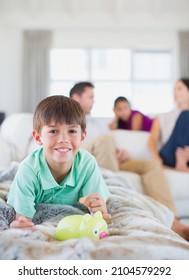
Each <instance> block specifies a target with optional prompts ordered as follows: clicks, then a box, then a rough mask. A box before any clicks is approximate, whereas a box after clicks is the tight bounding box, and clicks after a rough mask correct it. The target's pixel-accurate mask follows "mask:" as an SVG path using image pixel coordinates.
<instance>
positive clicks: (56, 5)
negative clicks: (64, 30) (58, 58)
mask: <svg viewBox="0 0 189 280" xmlns="http://www.w3.org/2000/svg"><path fill="white" fill-rule="evenodd" d="M188 17H189V0H0V21H1V23H3V24H7V23H8V24H10V23H11V24H12V25H14V24H18V23H20V22H21V20H22V19H23V18H24V20H25V22H28V26H29V25H30V24H31V20H33V19H34V18H35V20H36V24H37V21H38V22H39V21H40V22H42V21H44V26H45V25H47V26H48V25H50V24H49V23H50V22H51V26H53V24H56V25H57V26H59V25H61V23H62V26H66V24H67V26H74V24H75V27H77V25H78V26H80V25H81V26H82V24H83V26H84V25H85V26H86V23H87V26H89V27H90V26H95V25H96V26H98V25H99V27H100V25H102V26H103V23H104V22H107V26H108V24H109V26H111V24H112V22H113V21H114V23H117V24H119V26H120V25H122V26H127V25H128V26H130V25H132V24H134V25H137V24H138V25H139V26H140V24H141V22H142V21H143V22H146V23H145V24H146V25H148V26H150V25H151V23H152V21H153V24H154V25H155V24H156V21H158V24H160V25H161V22H162V23H163V24H164V25H163V24H162V26H166V25H167V24H168V26H169V27H171V26H172V25H173V26H177V25H178V26H179V27H183V26H187V27H189V20H188ZM139 18H140V20H139ZM29 21H30V22H29ZM108 21H109V23H108ZM82 22H83V23H82ZM98 22H99V23H98ZM33 24H34V23H33ZM20 25H21V24H20Z"/></svg>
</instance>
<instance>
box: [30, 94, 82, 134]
mask: <svg viewBox="0 0 189 280" xmlns="http://www.w3.org/2000/svg"><path fill="white" fill-rule="evenodd" d="M52 122H55V123H65V124H76V125H80V126H81V130H82V132H84V131H85V129H86V118H85V113H84V112H83V110H82V108H81V106H80V104H79V103H78V102H77V101H75V100H73V99H71V98H69V97H66V96H63V95H53V96H50V97H47V98H45V99H43V100H42V101H41V102H40V103H39V104H38V105H37V107H36V109H35V113H34V117H33V129H34V130H37V131H38V132H40V131H41V129H42V127H43V126H44V125H49V124H50V123H52Z"/></svg>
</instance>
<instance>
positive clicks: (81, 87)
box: [70, 82, 94, 97]
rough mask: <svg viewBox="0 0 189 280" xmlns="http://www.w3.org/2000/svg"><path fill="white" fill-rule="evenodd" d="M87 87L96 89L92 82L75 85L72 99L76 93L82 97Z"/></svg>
mask: <svg viewBox="0 0 189 280" xmlns="http://www.w3.org/2000/svg"><path fill="white" fill-rule="evenodd" d="M86 87H90V88H94V85H93V84H92V83H90V82H80V83H77V84H75V85H74V86H73V87H72V88H71V90H70V97H72V95H73V94H74V93H76V94H78V95H79V96H81V95H82V93H83V92H84V91H85V88H86Z"/></svg>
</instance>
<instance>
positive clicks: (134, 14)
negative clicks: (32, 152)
mask: <svg viewBox="0 0 189 280" xmlns="http://www.w3.org/2000/svg"><path fill="white" fill-rule="evenodd" d="M159 1H160V0H159ZM182 1H183V0H182ZM9 2H10V3H11V1H8V0H7V1H5V2H4V11H3V10H2V9H1V7H0V110H3V111H5V112H6V113H7V114H11V113H15V112H20V111H21V108H22V106H21V102H22V30H24V29H50V30H52V31H53V32H54V36H53V37H54V40H53V47H57V48H58V47H133V48H136V49H143V48H144V49H154V50H159V49H168V50H172V51H173V54H174V65H173V78H174V79H177V78H178V77H179V70H178V62H179V61H178V36H177V31H178V30H179V29H187V28H189V21H188V14H187V13H184V14H183V13H182V11H178V15H177V14H175V10H176V8H175V9H174V11H173V13H172V14H166V13H168V11H170V12H171V10H170V7H168V6H164V4H163V3H164V2H165V1H163V2H162V1H160V2H159V3H161V2H162V3H161V4H162V7H164V8H163V11H162V10H160V7H161V6H158V5H155V6H156V7H155V6H154V8H153V7H152V6H151V4H150V3H151V1H147V2H149V5H150V6H149V7H150V9H148V7H147V9H146V10H145V9H143V6H142V5H140V7H139V6H138V4H137V8H138V9H137V11H135V7H134V6H131V7H130V9H131V11H130V12H129V10H128V11H127V8H128V7H129V6H127V5H126V6H124V5H123V7H124V9H125V10H124V13H123V12H122V10H121V8H119V5H117V6H114V1H110V2H111V3H112V6H111V7H110V8H109V9H105V6H104V13H98V11H97V12H96V14H95V10H94V11H92V12H91V11H90V13H87V12H85V10H82V9H83V8H84V6H83V7H80V6H78V5H76V4H77V3H78V2H77V1H71V0H70V2H66V1H63V2H61V1H57V0H56V3H59V5H60V7H63V6H61V3H67V6H65V7H67V10H66V11H65V10H63V8H62V10H61V11H57V10H56V11H55V10H52V7H53V4H52V2H51V1H47V2H48V3H49V5H50V3H51V6H49V10H46V12H45V11H44V10H43V9H42V7H41V6H40V5H41V4H40V5H39V2H38V1H28V2H27V3H30V5H32V6H31V7H32V9H30V10H31V12H30V13H29V12H28V11H30V10H29V8H31V7H30V6H28V7H29V8H28V10H27V11H26V6H23V8H22V10H20V11H19V8H18V7H17V8H16V6H15V8H16V9H17V10H16V11H14V10H13V8H12V5H11V4H10V5H8V4H7V6H6V5H5V3H9ZM121 2H122V4H123V3H125V2H124V1H117V3H121ZM127 2H128V1H127ZM135 2H136V1H135ZM143 2H145V3H147V2H146V1H143ZM169 2H170V1H169ZM0 3H1V2H0ZM12 3H13V2H12ZM19 3H22V4H23V2H22V1H19ZM24 3H26V2H25V1H24ZM32 3H33V4H32ZM40 3H41V2H40ZM43 3H44V4H45V3H46V2H44V1H43ZM53 3H54V2H53ZM69 3H71V4H69ZM83 3H84V2H83ZM95 3H96V2H95ZM99 3H101V1H99ZM128 3H129V2H128ZM137 3H138V2H137ZM174 3H176V2H175V1H174ZM185 3H186V4H187V1H185ZM15 5H16V4H15ZM28 5H29V4H28ZM38 5H39V6H38ZM74 5H76V6H74ZM133 5H134V4H133ZM95 7H96V6H95V4H94V9H95ZM171 7H173V6H171ZM178 7H180V6H179V5H178ZM187 7H188V6H187ZM80 8H82V9H81V10H79V9H80ZM115 8H116V11H114V10H115ZM139 8H140V9H141V10H142V14H140V13H139ZM11 9H12V10H11ZM24 9H25V11H24ZM88 9H89V6H88ZM165 9H167V10H165ZM50 10H52V13H51V12H50ZM106 11H109V14H108V13H105V12H106ZM152 11H153V13H152ZM165 11H166V13H165Z"/></svg>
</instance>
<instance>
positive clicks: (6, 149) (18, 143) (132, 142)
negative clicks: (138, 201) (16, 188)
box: [0, 113, 189, 224]
mask: <svg viewBox="0 0 189 280" xmlns="http://www.w3.org/2000/svg"><path fill="white" fill-rule="evenodd" d="M109 121H110V119H109V118H98V119H96V120H95V122H96V124H97V127H98V123H99V127H100V132H99V131H98V132H97V131H96V132H95V135H96V136H97V135H98V134H100V133H101V134H104V133H110V134H111V135H112V136H113V137H114V139H115V141H116V143H117V146H118V147H120V148H125V149H127V150H128V151H129V153H130V155H131V156H132V158H136V159H142V158H146V159H150V158H151V155H150V153H149V150H148V146H147V140H148V136H149V134H148V132H142V131H126V130H116V131H109V130H108V125H107V124H108V123H109ZM31 131H32V114H30V113H19V114H12V115H10V116H8V117H7V118H6V119H5V120H4V121H3V123H2V125H1V127H0V169H1V170H3V169H6V168H7V167H8V166H9V165H10V164H11V162H12V161H18V162H20V161H21V160H23V159H24V157H25V156H26V155H27V154H28V153H30V152H32V151H33V150H34V149H36V148H37V147H38V146H37V145H36V143H35V142H34V141H33V139H32V136H31ZM89 131H90V129H89ZM93 133H94V131H93ZM164 172H165V175H166V177H167V179H168V182H169V185H170V190H171V192H172V195H173V198H174V202H175V206H176V210H177V214H178V217H179V218H180V219H181V220H182V221H183V222H184V223H186V224H189V174H188V173H184V172H178V171H175V170H168V169H167V170H164ZM117 176H119V177H120V178H121V180H123V181H125V183H127V184H128V183H129V185H130V187H131V188H134V189H135V190H137V191H138V192H140V193H144V191H143V187H142V183H141V178H140V176H139V175H137V174H135V173H131V172H125V171H119V172H117Z"/></svg>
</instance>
